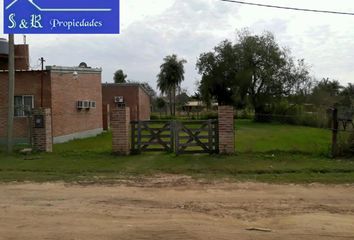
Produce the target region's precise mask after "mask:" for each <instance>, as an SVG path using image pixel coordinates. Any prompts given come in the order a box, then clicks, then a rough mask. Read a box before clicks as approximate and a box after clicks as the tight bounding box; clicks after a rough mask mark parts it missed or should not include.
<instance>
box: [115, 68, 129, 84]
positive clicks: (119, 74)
mask: <svg viewBox="0 0 354 240" xmlns="http://www.w3.org/2000/svg"><path fill="white" fill-rule="evenodd" d="M126 79H127V75H126V74H124V72H123V70H122V69H119V70H117V71H116V72H115V73H114V76H113V80H114V83H126V82H127V81H126Z"/></svg>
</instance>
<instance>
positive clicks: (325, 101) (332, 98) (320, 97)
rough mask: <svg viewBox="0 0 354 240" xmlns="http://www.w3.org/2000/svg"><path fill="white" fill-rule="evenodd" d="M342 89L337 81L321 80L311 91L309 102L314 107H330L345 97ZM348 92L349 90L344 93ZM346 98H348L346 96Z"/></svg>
mask: <svg viewBox="0 0 354 240" xmlns="http://www.w3.org/2000/svg"><path fill="white" fill-rule="evenodd" d="M342 89H343V87H342V86H341V85H340V83H339V82H338V81H337V80H330V79H329V78H323V79H322V80H321V81H318V82H316V84H315V86H314V88H313V90H312V95H311V102H313V103H314V104H315V105H316V106H326V107H328V106H332V105H334V104H336V103H338V102H340V100H341V97H342V96H346V95H344V93H345V92H342V91H341V90H342ZM344 90H345V89H344ZM348 90H350V88H348V89H347V90H346V91H348ZM340 95H342V96H340ZM347 97H349V96H348V95H347Z"/></svg>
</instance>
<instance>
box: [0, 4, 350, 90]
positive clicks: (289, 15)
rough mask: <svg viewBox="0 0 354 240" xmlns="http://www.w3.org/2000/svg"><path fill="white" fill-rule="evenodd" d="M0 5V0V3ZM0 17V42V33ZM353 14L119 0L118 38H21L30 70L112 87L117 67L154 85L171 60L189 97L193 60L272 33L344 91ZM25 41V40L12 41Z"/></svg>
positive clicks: (341, 7) (340, 8)
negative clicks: (85, 77) (84, 77)
mask: <svg viewBox="0 0 354 240" xmlns="http://www.w3.org/2000/svg"><path fill="white" fill-rule="evenodd" d="M247 1H248V2H253V3H263V4H273V5H282V6H290V7H300V8H312V9H322V10H333V11H344V12H353V13H354V1H348V0H336V1H333V0H312V1H308V0H296V1H289V0H247ZM0 4H1V6H2V5H3V0H0ZM2 14H3V12H2V11H0V19H1V20H0V37H6V35H4V34H3V26H2V24H3V20H2V19H3V16H2ZM353 26H354V16H344V15H332V14H321V13H306V12H296V11H288V10H279V9H269V8H261V7H254V6H245V5H239V4H233V3H226V2H221V1H220V0H121V34H120V35H27V43H28V44H30V65H31V67H32V68H33V69H38V68H39V66H40V65H39V60H38V59H39V58H40V57H44V59H45V60H46V63H45V64H46V65H57V66H78V65H79V63H80V62H86V63H87V64H88V65H89V66H92V67H102V69H103V75H102V82H113V73H114V71H115V70H118V69H123V71H124V72H125V73H126V74H127V75H128V79H129V80H132V81H140V82H148V83H149V84H150V85H151V86H153V87H156V75H157V74H158V73H159V70H160V65H161V64H162V62H163V58H164V57H165V56H167V55H171V54H177V55H178V56H179V58H183V59H185V60H187V64H186V65H185V81H184V82H183V83H182V88H184V89H187V91H188V92H189V93H190V94H192V93H193V92H194V91H195V90H196V83H197V82H198V80H200V75H198V72H197V71H196V69H195V64H196V61H197V58H198V56H199V55H200V54H201V53H203V52H207V51H211V50H212V49H213V47H215V46H216V45H217V44H218V43H220V42H221V41H223V40H225V39H229V40H231V41H235V40H236V33H237V31H239V30H241V29H244V28H248V30H249V31H250V32H251V33H254V34H261V33H263V32H264V31H271V32H272V33H274V35H275V37H276V40H277V42H278V43H279V44H280V45H281V46H283V47H287V48H289V49H290V50H291V52H292V56H294V58H296V59H302V58H303V59H305V61H306V63H307V64H308V65H309V66H310V67H311V75H312V76H314V77H316V78H318V79H321V78H323V77H329V78H331V79H336V80H338V81H340V82H341V83H342V84H344V85H346V84H347V83H349V82H352V83H353V81H354V27H353ZM16 42H17V43H23V36H22V35H18V36H16Z"/></svg>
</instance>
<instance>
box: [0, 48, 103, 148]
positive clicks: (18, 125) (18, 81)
mask: <svg viewBox="0 0 354 240" xmlns="http://www.w3.org/2000/svg"><path fill="white" fill-rule="evenodd" d="M25 46H27V49H28V45H25ZM25 48H26V47H25ZM26 54H28V51H27V53H25V55H26ZM26 57H27V59H28V55H26ZM0 58H2V61H0V142H3V141H4V140H5V139H6V135H7V133H6V126H7V111H8V71H7V64H6V62H7V61H4V60H3V59H4V58H5V56H4V55H1V56H0ZM18 59H24V58H21V57H18V58H16V59H15V62H16V63H15V65H16V74H15V99H14V101H15V117H14V137H15V140H16V141H17V142H28V140H29V136H30V133H31V132H30V127H29V126H30V125H29V124H30V118H29V116H30V114H31V111H32V109H35V108H40V107H44V108H51V110H52V128H53V142H54V143H60V142H65V141H68V140H72V139H75V138H83V137H88V136H94V135H97V134H99V133H101V132H102V131H103V128H102V91H101V72H102V70H101V69H100V68H88V67H86V66H83V67H59V66H47V67H46V70H43V71H37V70H29V68H28V64H21V61H20V60H18ZM1 63H3V64H1Z"/></svg>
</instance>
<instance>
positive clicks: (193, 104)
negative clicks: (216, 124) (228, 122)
mask: <svg viewBox="0 0 354 240" xmlns="http://www.w3.org/2000/svg"><path fill="white" fill-rule="evenodd" d="M217 106H218V104H217V103H213V104H212V106H211V109H212V110H216V109H217ZM206 109H207V106H206V104H205V103H203V102H202V101H189V102H187V103H186V104H184V105H183V106H182V110H183V111H184V112H187V113H194V112H196V113H197V112H201V111H204V110H206Z"/></svg>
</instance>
